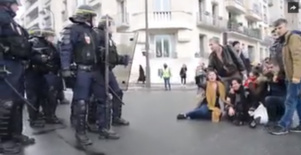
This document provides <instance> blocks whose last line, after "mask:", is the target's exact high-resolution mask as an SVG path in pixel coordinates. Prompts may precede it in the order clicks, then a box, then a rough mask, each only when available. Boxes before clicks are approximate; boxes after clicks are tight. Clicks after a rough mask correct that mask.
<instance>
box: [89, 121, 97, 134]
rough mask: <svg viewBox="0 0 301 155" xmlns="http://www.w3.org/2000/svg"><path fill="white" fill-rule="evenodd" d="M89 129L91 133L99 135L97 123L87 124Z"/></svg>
mask: <svg viewBox="0 0 301 155" xmlns="http://www.w3.org/2000/svg"><path fill="white" fill-rule="evenodd" d="M87 128H88V131H89V132H92V133H98V131H99V130H98V126H97V124H95V123H87Z"/></svg>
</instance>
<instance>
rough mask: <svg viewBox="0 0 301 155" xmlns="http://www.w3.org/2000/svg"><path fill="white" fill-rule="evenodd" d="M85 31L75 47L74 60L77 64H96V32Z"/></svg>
mask: <svg viewBox="0 0 301 155" xmlns="http://www.w3.org/2000/svg"><path fill="white" fill-rule="evenodd" d="M87 31H88V30H86V31H83V33H82V34H81V35H80V36H79V38H78V40H79V42H78V44H77V45H75V47H74V57H73V61H74V62H75V63H76V64H82V65H95V64H96V63H97V62H98V61H97V55H96V42H95V40H96V39H95V38H96V36H95V34H93V33H91V31H90V32H87Z"/></svg>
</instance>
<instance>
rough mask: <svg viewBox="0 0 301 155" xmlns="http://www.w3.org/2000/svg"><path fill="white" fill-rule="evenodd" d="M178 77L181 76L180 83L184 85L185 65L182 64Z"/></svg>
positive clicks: (185, 76)
mask: <svg viewBox="0 0 301 155" xmlns="http://www.w3.org/2000/svg"><path fill="white" fill-rule="evenodd" d="M180 77H181V84H182V85H186V78H187V66H186V65H185V64H183V66H182V68H181V70H180Z"/></svg>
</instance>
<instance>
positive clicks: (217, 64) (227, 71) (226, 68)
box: [208, 46, 245, 77]
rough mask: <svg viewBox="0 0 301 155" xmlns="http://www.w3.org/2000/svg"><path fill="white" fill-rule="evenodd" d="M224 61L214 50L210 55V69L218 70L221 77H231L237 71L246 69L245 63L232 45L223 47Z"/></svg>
mask: <svg viewBox="0 0 301 155" xmlns="http://www.w3.org/2000/svg"><path fill="white" fill-rule="evenodd" d="M222 58H223V62H222V61H220V60H219V58H218V56H217V54H216V53H215V52H212V53H211V54H210V56H209V63H208V69H213V70H216V71H217V74H218V75H219V76H221V77H229V76H231V75H233V74H235V73H237V72H242V71H245V65H244V64H243V62H242V60H241V59H240V58H239V57H238V55H237V54H236V53H234V51H233V50H232V49H231V47H229V46H226V47H223V52H222Z"/></svg>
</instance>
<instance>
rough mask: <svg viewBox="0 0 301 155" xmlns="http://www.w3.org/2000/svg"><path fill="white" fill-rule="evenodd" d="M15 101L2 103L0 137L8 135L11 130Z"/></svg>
mask: <svg viewBox="0 0 301 155" xmlns="http://www.w3.org/2000/svg"><path fill="white" fill-rule="evenodd" d="M14 104H15V103H14V102H13V101H0V122H2V123H0V136H1V135H6V134H8V132H9V131H10V130H11V129H10V123H11V118H12V114H13V111H14V106H15V105H14Z"/></svg>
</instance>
